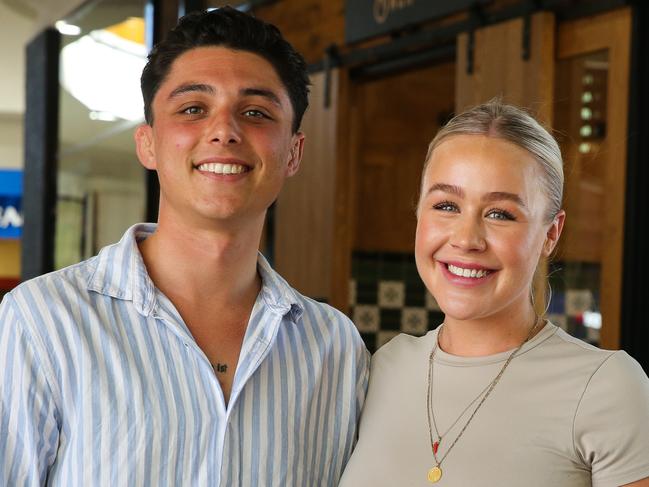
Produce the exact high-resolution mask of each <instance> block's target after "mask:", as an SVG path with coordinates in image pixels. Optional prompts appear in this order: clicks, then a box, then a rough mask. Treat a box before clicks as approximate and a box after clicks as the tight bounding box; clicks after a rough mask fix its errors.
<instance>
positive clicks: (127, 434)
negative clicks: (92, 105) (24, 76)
mask: <svg viewBox="0 0 649 487" xmlns="http://www.w3.org/2000/svg"><path fill="white" fill-rule="evenodd" d="M307 84H308V77H307V75H306V71H305V63H304V60H303V59H302V58H301V56H300V55H299V54H297V53H296V52H295V51H294V50H293V48H292V47H291V46H290V45H289V44H288V43H287V42H286V41H285V40H284V39H283V38H282V37H281V35H280V33H279V31H278V30H277V29H276V28H275V27H273V26H270V25H267V24H264V23H263V22H261V21H259V20H256V19H254V18H252V17H250V16H248V15H245V14H243V13H240V12H238V11H236V10H233V9H230V8H223V9H219V10H216V11H212V12H209V13H201V14H192V15H189V16H187V17H185V18H184V19H182V20H181V21H180V23H179V25H178V26H177V27H176V28H175V29H174V30H173V31H172V32H171V33H170V35H169V36H168V38H167V39H166V40H165V41H164V42H162V43H160V44H159V45H158V46H157V47H156V48H155V49H154V50H153V52H152V53H151V55H150V57H149V63H148V64H147V66H146V68H145V69H144V72H143V75H142V91H143V95H144V100H145V113H146V124H144V125H142V126H141V127H139V128H138V129H137V131H136V135H135V139H136V145H137V153H138V157H139V159H140V161H141V162H142V164H143V165H144V166H145V167H147V168H149V169H155V170H156V171H157V172H158V177H159V179H160V188H161V196H160V212H159V215H160V217H159V223H158V225H157V226H156V225H153V224H142V225H135V226H134V227H132V228H131V229H129V230H128V231H127V232H126V234H125V235H124V237H123V238H122V240H121V241H120V242H119V243H117V244H115V245H112V246H109V247H106V248H104V249H103V250H102V251H101V252H100V253H99V255H98V256H96V257H94V258H92V259H90V260H88V261H86V262H82V263H81V264H78V265H76V266H73V267H70V268H67V269H63V270H61V271H58V272H55V273H52V274H48V275H46V276H42V277H39V278H37V279H34V280H32V281H29V282H27V283H25V284H23V285H22V286H20V287H18V288H17V289H16V290H14V291H13V292H12V293H10V294H9V295H8V296H7V297H6V298H5V300H4V302H3V304H2V307H1V308H0V377H2V379H1V380H0V438H2V440H1V441H0V484H1V485H12V486H19V485H42V484H47V485H56V486H75V485H79V486H86V485H92V486H111V487H114V486H121V485H135V486H140V485H147V486H149V485H150V486H192V485H197V486H198V485H205V486H208V485H209V486H218V485H221V486H233V485H237V486H238V485H242V486H247V485H251V486H252V485H255V486H299V487H302V486H327V485H336V484H337V482H338V479H339V477H340V474H341V471H342V469H343V467H344V465H345V463H346V462H347V459H348V457H349V455H350V453H351V449H352V446H353V444H354V442H355V437H356V422H357V418H358V415H359V412H360V409H361V406H362V403H363V400H364V396H365V389H366V383H367V372H368V355H367V352H366V350H365V348H364V346H363V344H362V341H361V340H360V338H359V336H358V333H357V332H356V330H355V328H354V327H353V325H352V324H351V322H350V321H349V320H348V319H346V318H345V317H344V316H343V315H342V314H341V313H339V312H337V311H335V310H334V309H332V308H330V307H328V306H326V305H323V304H319V303H316V302H314V301H312V300H309V299H308V298H305V297H303V296H301V295H299V294H298V293H297V292H296V291H294V290H293V289H291V288H290V287H289V285H288V284H287V283H286V282H285V281H283V280H282V278H281V277H280V276H279V275H277V274H276V273H275V272H274V271H273V270H272V269H271V268H270V266H269V265H268V263H267V262H266V261H265V260H264V258H263V257H262V256H260V255H259V254H258V252H257V248H258V245H259V241H260V236H261V232H262V226H263V222H264V216H265V214H266V210H267V208H268V206H269V205H270V204H271V203H272V202H273V201H274V200H275V198H276V197H277V195H278V193H279V191H280V188H281V186H282V184H283V182H284V180H285V178H287V177H289V176H292V175H293V174H295V172H296V171H297V170H298V167H299V164H300V158H301V156H302V148H303V143H304V136H303V135H302V133H301V132H299V126H300V121H301V118H302V114H303V113H304V110H305V109H306V106H307V94H308V88H307ZM296 238H305V236H300V235H296Z"/></svg>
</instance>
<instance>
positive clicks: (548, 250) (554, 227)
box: [543, 210, 566, 257]
mask: <svg viewBox="0 0 649 487" xmlns="http://www.w3.org/2000/svg"><path fill="white" fill-rule="evenodd" d="M565 221H566V212H565V211H563V210H560V211H559V213H557V216H555V217H554V220H552V223H551V224H550V226H549V227H548V230H547V233H546V234H545V242H543V256H544V257H549V256H550V254H552V251H553V250H554V249H555V247H556V246H557V243H558V242H559V237H560V236H561V231H562V230H563V224H564V222H565Z"/></svg>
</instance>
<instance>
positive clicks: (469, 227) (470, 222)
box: [450, 215, 487, 252]
mask: <svg viewBox="0 0 649 487" xmlns="http://www.w3.org/2000/svg"><path fill="white" fill-rule="evenodd" d="M450 243H451V245H452V246H453V247H455V248H457V249H460V250H464V251H466V252H471V251H474V252H480V251H483V250H485V248H486V246H487V245H486V239H485V229H484V225H483V223H482V219H481V218H480V217H473V216H470V215H466V216H462V217H460V218H458V220H457V222H456V225H455V226H454V228H453V231H452V234H451V238H450Z"/></svg>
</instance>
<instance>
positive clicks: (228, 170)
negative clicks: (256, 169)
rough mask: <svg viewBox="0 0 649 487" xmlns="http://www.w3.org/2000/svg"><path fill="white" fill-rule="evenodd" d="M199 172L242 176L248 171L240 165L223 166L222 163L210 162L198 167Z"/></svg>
mask: <svg viewBox="0 0 649 487" xmlns="http://www.w3.org/2000/svg"><path fill="white" fill-rule="evenodd" d="M198 170H199V171H205V172H212V173H214V174H240V173H242V172H244V171H245V170H246V167H245V166H242V165H240V164H221V163H220V162H216V163H214V162H210V163H207V164H201V165H200V166H198Z"/></svg>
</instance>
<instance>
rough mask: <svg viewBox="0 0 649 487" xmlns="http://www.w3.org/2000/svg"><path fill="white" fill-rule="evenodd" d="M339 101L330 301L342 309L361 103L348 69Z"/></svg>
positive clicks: (348, 269)
mask: <svg viewBox="0 0 649 487" xmlns="http://www.w3.org/2000/svg"><path fill="white" fill-rule="evenodd" d="M338 80H339V89H338V95H339V100H340V102H339V104H338V117H337V131H336V140H337V141H338V145H337V147H336V151H335V153H336V178H335V186H336V191H335V199H334V219H335V222H336V224H335V227H334V244H333V245H334V246H333V254H332V256H333V259H332V261H331V272H332V275H331V292H330V298H331V299H330V303H331V305H332V306H334V307H336V308H338V309H339V310H341V311H343V312H345V313H346V312H348V309H349V279H350V276H351V274H352V273H351V267H352V266H351V261H352V249H353V242H354V228H355V227H356V175H357V167H356V160H357V153H358V135H359V130H360V127H361V125H360V113H361V106H360V104H359V97H358V96H357V92H358V87H357V86H356V85H355V84H354V83H353V82H352V81H351V80H350V78H349V71H348V70H347V69H342V70H341V71H340V73H339V78H338Z"/></svg>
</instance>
